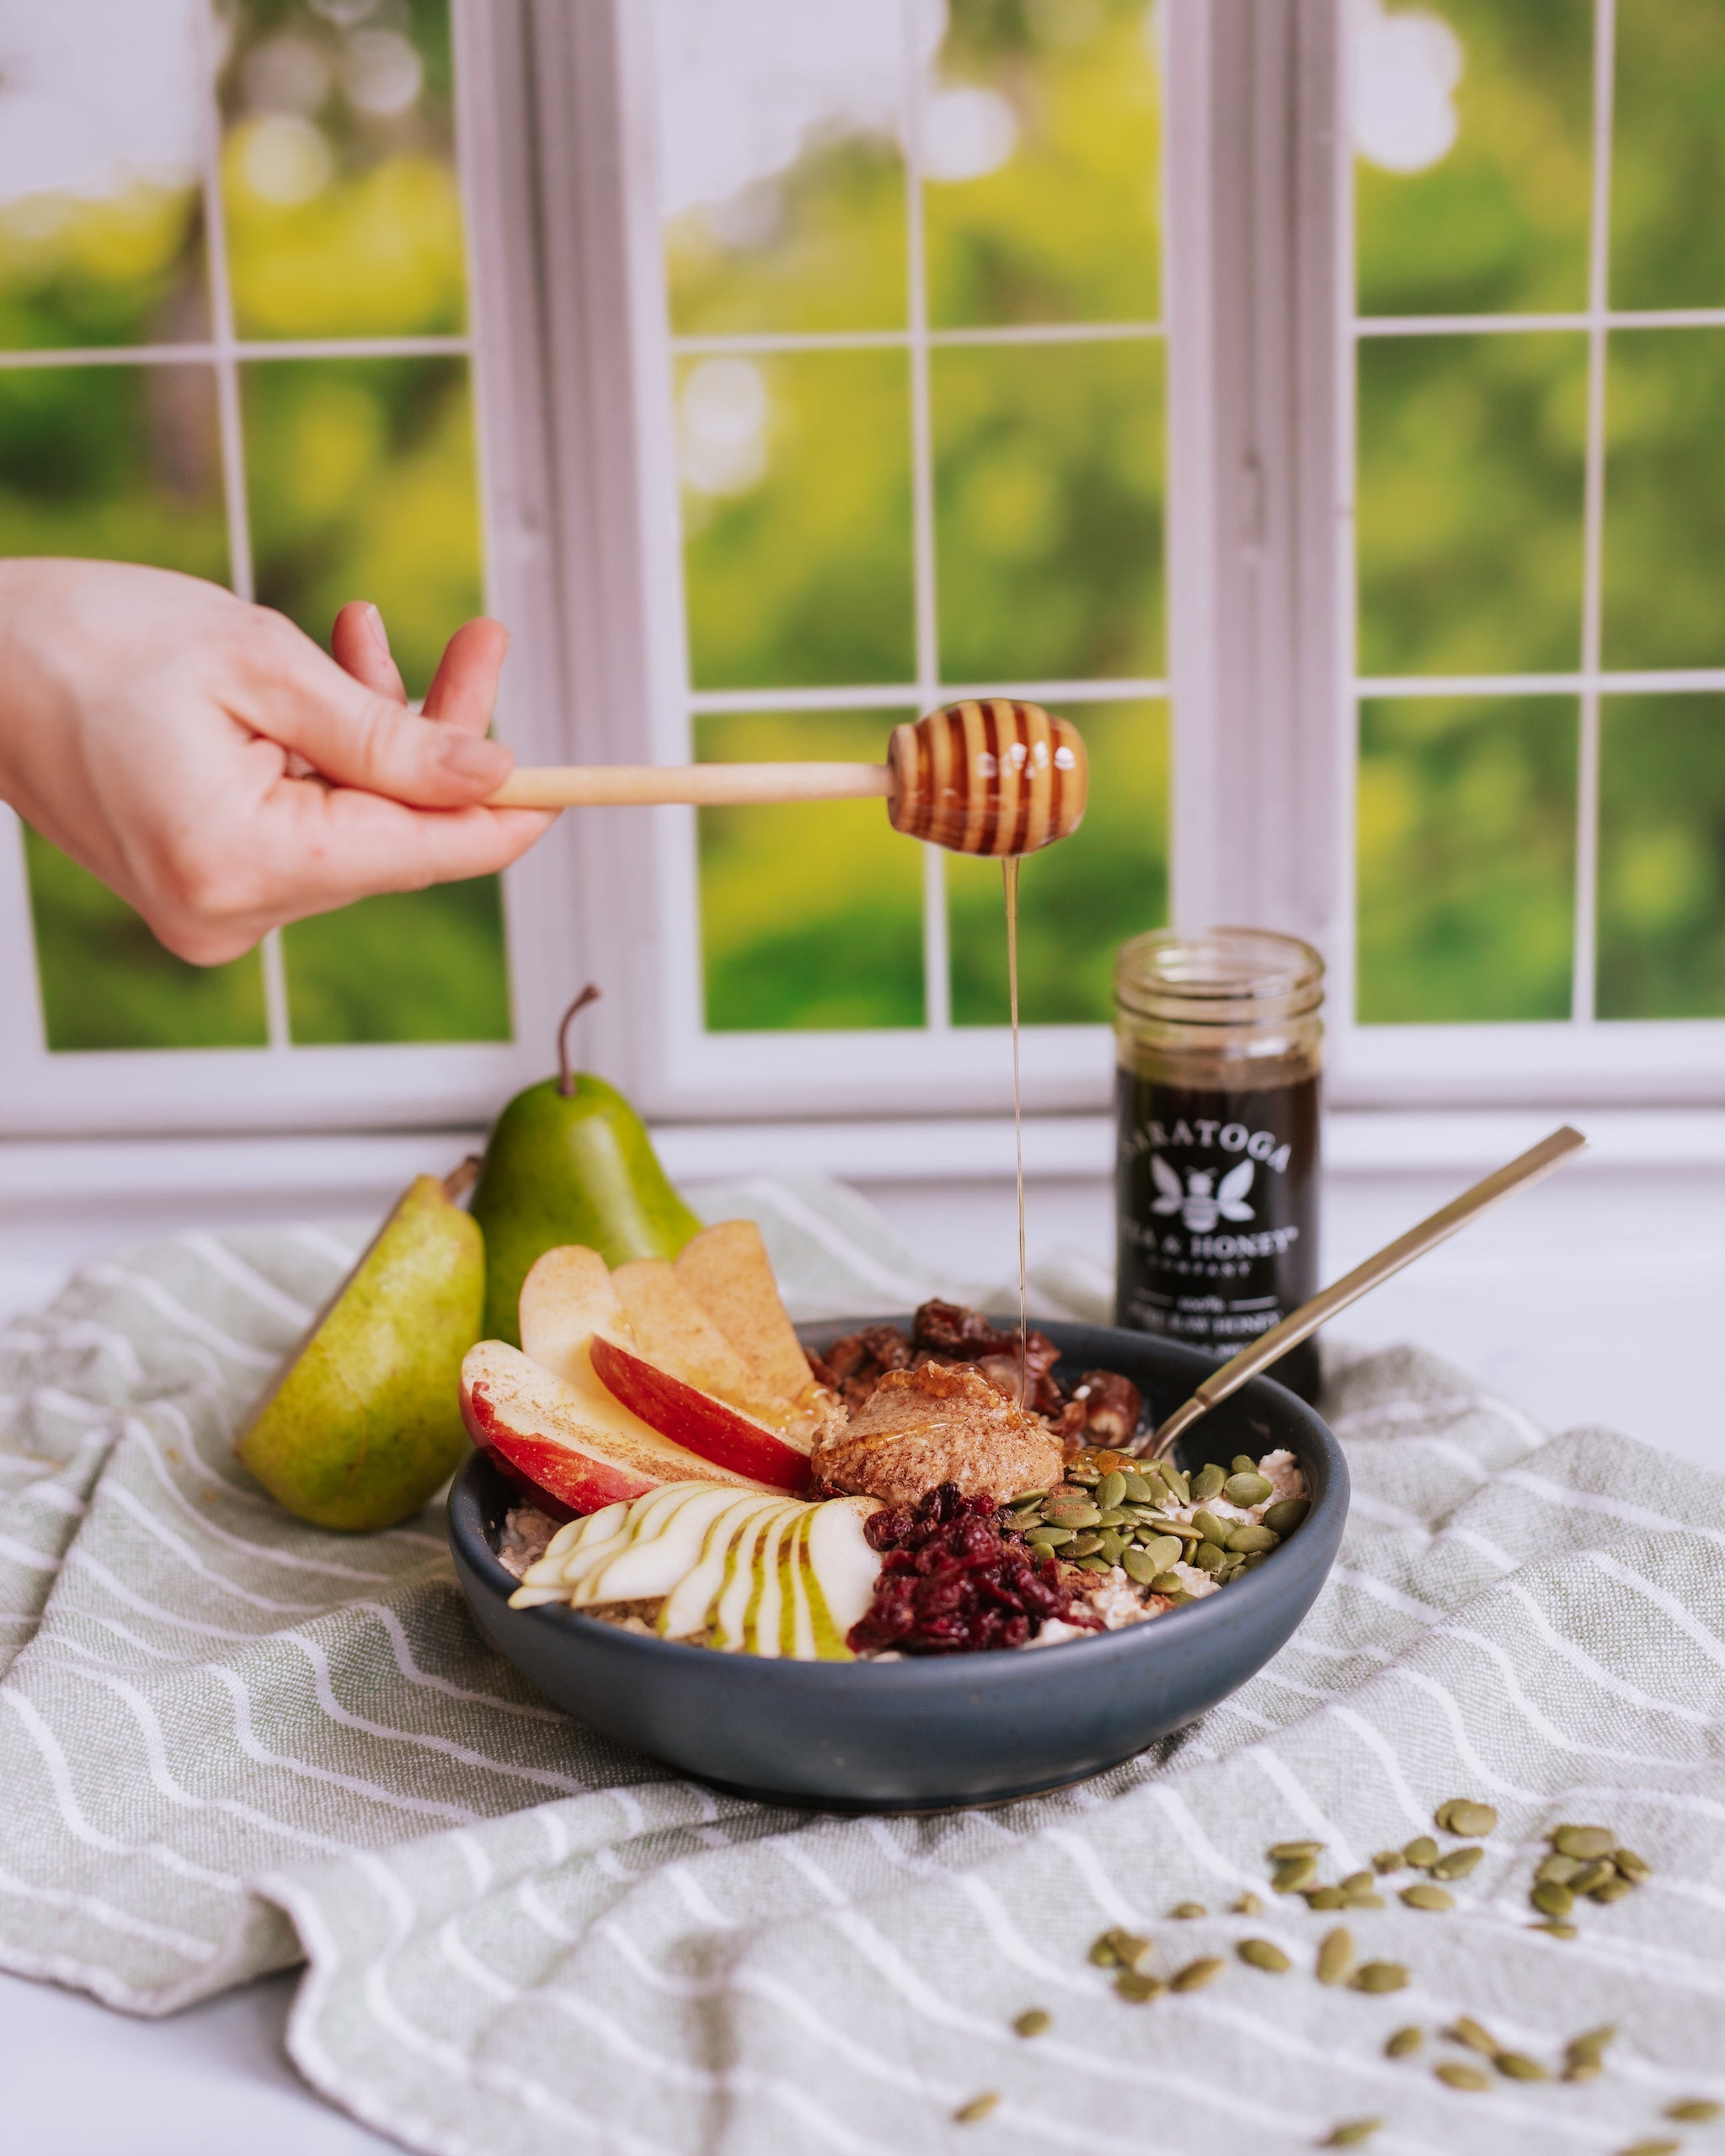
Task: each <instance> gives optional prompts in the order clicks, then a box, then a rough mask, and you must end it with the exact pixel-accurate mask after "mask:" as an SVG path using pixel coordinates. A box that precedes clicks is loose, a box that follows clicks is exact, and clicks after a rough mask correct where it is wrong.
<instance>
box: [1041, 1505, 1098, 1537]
mask: <svg viewBox="0 0 1725 2156" xmlns="http://www.w3.org/2000/svg"><path fill="white" fill-rule="evenodd" d="M1044 1511H1045V1512H1046V1513H1047V1514H1048V1518H1049V1524H1050V1525H1051V1526H1053V1527H1071V1528H1076V1529H1077V1530H1078V1532H1079V1533H1080V1534H1082V1532H1083V1531H1084V1529H1086V1528H1087V1527H1098V1526H1100V1525H1101V1524H1102V1514H1101V1513H1100V1512H1099V1511H1098V1510H1097V1508H1096V1507H1095V1506H1094V1505H1058V1506H1057V1505H1052V1504H1050V1505H1047V1506H1044Z"/></svg>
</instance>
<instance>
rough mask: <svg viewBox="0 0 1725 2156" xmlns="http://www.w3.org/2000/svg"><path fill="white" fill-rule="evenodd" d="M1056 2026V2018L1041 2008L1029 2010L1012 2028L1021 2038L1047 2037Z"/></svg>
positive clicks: (1033, 2007) (1030, 2008) (1019, 2017)
mask: <svg viewBox="0 0 1725 2156" xmlns="http://www.w3.org/2000/svg"><path fill="white" fill-rule="evenodd" d="M1054 2025H1055V2017H1054V2016H1053V2015H1052V2014H1049V2013H1048V2012H1047V2011H1046V2010H1045V2009H1044V2008H1042V2007H1040V2006H1032V2007H1029V2008H1027V2009H1026V2010H1025V2011H1024V2012H1023V2014H1021V2015H1019V2016H1018V2018H1017V2020H1016V2021H1015V2022H1014V2023H1013V2024H1012V2026H1013V2027H1014V2028H1015V2029H1016V2030H1017V2032H1018V2034H1019V2035H1020V2036H1046V2035H1047V2034H1048V2032H1049V2030H1050V2029H1052V2028H1053V2026H1054Z"/></svg>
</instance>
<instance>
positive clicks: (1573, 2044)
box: [1563, 2021, 1617, 2066]
mask: <svg viewBox="0 0 1725 2156" xmlns="http://www.w3.org/2000/svg"><path fill="white" fill-rule="evenodd" d="M1616 2041H1617V2024H1616V2022H1615V2021H1607V2022H1605V2024H1604V2025H1602V2026H1600V2027H1599V2028H1597V2029H1583V2031H1582V2032H1581V2034H1580V2035H1579V2036H1572V2037H1571V2038H1570V2039H1569V2041H1568V2042H1567V2044H1565V2046H1564V2047H1563V2056H1564V2057H1565V2058H1566V2059H1567V2061H1568V2062H1569V2063H1570V2065H1571V2066H1579V2065H1581V2064H1582V2063H1583V2062H1584V2061H1588V2060H1591V2061H1592V2062H1593V2063H1594V2065H1597V2064H1598V2063H1599V2060H1600V2059H1602V2058H1603V2057H1605V2053H1606V2052H1608V2051H1609V2050H1610V2047H1611V2046H1612V2045H1613V2044H1614V2043H1615V2042H1616Z"/></svg>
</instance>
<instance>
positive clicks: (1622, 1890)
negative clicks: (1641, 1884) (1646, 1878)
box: [1576, 1875, 1635, 1903]
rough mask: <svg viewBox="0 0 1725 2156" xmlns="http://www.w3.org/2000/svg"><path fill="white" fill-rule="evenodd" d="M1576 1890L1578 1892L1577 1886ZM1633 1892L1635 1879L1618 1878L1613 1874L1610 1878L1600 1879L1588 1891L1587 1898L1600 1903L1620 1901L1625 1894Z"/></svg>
mask: <svg viewBox="0 0 1725 2156" xmlns="http://www.w3.org/2000/svg"><path fill="white" fill-rule="evenodd" d="M1576 1891H1577V1892H1580V1889H1579V1888H1578V1889H1577V1890H1576ZM1633 1892H1635V1881H1633V1880H1632V1879H1620V1878H1617V1877H1616V1876H1615V1875H1614V1876H1612V1877H1611V1878H1610V1879H1605V1880H1601V1881H1600V1882H1599V1885H1598V1886H1597V1887H1594V1888H1593V1889H1592V1891H1591V1892H1589V1895H1588V1899H1589V1901H1591V1902H1599V1903H1610V1902H1621V1900H1622V1899H1623V1897H1624V1896H1625V1895H1626V1894H1632V1893H1633Z"/></svg>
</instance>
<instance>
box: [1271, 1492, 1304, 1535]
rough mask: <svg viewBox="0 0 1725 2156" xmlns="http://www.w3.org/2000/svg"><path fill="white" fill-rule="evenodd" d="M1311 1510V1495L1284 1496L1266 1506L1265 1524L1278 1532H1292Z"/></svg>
mask: <svg viewBox="0 0 1725 2156" xmlns="http://www.w3.org/2000/svg"><path fill="white" fill-rule="evenodd" d="M1310 1511H1311V1498H1310V1497H1282V1498H1279V1499H1278V1501H1277V1502H1275V1503H1274V1504H1273V1505H1267V1506H1266V1507H1265V1508H1264V1515H1263V1524H1264V1525H1265V1526H1266V1527H1268V1528H1273V1529H1274V1530H1275V1532H1276V1533H1277V1534H1292V1533H1293V1532H1294V1530H1295V1528H1296V1527H1298V1526H1299V1525H1300V1522H1301V1521H1302V1520H1303V1519H1304V1518H1306V1514H1307V1513H1309V1512H1310Z"/></svg>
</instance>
